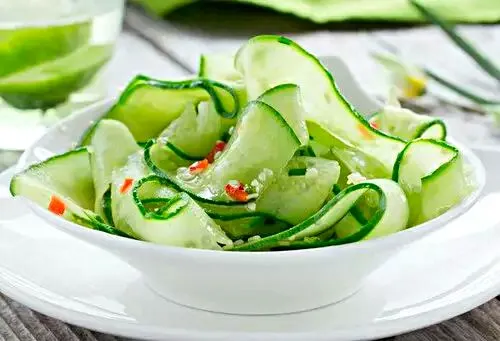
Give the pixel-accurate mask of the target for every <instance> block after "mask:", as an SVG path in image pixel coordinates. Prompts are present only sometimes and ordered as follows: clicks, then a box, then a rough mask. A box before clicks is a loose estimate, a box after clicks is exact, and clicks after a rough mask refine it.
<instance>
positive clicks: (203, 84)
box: [79, 75, 240, 146]
mask: <svg viewBox="0 0 500 341" xmlns="http://www.w3.org/2000/svg"><path fill="white" fill-rule="evenodd" d="M145 86H152V87H155V88H159V89H171V90H172V89H173V90H183V89H194V88H201V89H204V90H205V91H206V92H207V93H208V94H209V96H210V97H211V99H212V101H213V103H214V106H215V109H216V111H217V113H218V114H219V115H220V116H222V117H224V118H234V117H236V115H237V114H238V112H239V110H240V101H239V99H238V96H237V95H236V92H235V91H234V89H233V88H232V87H230V86H228V85H226V84H223V83H220V82H216V81H213V80H210V79H205V78H197V79H191V80H185V81H178V82H172V81H162V80H158V79H154V78H150V77H147V76H144V75H137V76H136V77H135V78H134V79H133V80H132V81H131V82H130V83H129V84H128V85H127V88H126V89H125V90H124V91H123V93H122V94H121V95H120V97H119V99H118V101H117V102H116V103H115V104H114V105H113V106H112V107H111V108H110V109H109V110H108V111H107V112H106V113H104V114H103V115H102V116H101V117H100V118H99V119H98V120H96V122H94V123H93V124H91V125H90V127H88V128H87V130H85V132H84V133H83V135H82V137H81V138H80V143H79V146H85V145H87V144H89V142H90V139H91V138H92V134H93V132H94V130H95V128H96V126H97V123H99V121H100V120H101V119H104V118H106V116H107V115H108V113H110V112H112V111H113V110H114V109H115V108H117V107H119V106H122V105H124V104H126V101H127V99H128V98H129V97H130V96H131V95H132V93H133V92H134V91H135V90H137V89H139V88H141V87H145ZM215 87H218V88H220V89H223V90H225V91H227V92H228V93H229V94H230V95H231V97H232V98H233V101H234V109H233V110H232V111H226V110H225V109H224V106H223V105H222V101H221V100H220V98H219V96H217V93H216V92H215V90H214V88H215ZM144 142H145V141H138V143H144Z"/></svg>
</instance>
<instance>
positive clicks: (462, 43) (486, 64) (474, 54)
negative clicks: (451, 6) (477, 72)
mask: <svg viewBox="0 0 500 341" xmlns="http://www.w3.org/2000/svg"><path fill="white" fill-rule="evenodd" d="M409 1H410V3H411V4H412V5H413V6H414V7H415V8H416V9H417V10H418V11H419V12H420V13H421V14H422V15H423V16H424V17H425V18H426V19H427V20H429V21H430V22H431V23H433V24H434V25H436V26H439V27H440V28H441V29H442V30H443V32H444V33H446V35H447V36H448V37H449V38H450V39H451V40H452V41H453V42H455V44H456V45H458V47H460V48H461V49H462V50H463V51H464V52H465V53H467V54H468V55H469V56H470V57H471V58H472V59H474V61H475V62H476V63H477V65H479V67H481V68H482V69H483V70H484V71H486V73H488V74H489V75H490V76H491V77H493V78H495V79H496V80H497V81H500V69H499V68H498V67H497V66H496V65H495V64H493V62H492V61H490V60H489V59H488V58H486V57H485V56H483V55H482V54H481V53H480V52H479V51H477V50H476V49H475V48H474V46H473V45H472V44H471V43H470V42H468V41H467V40H465V39H464V38H463V37H462V36H461V35H460V34H459V33H458V32H457V31H456V30H455V29H454V27H453V26H452V25H451V24H450V23H448V22H446V21H444V20H443V19H441V18H440V17H439V16H438V15H437V14H436V13H434V12H432V11H430V10H429V9H428V8H426V7H425V6H422V4H420V3H419V2H418V1H416V0H409Z"/></svg>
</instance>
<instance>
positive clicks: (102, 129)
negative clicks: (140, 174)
mask: <svg viewBox="0 0 500 341" xmlns="http://www.w3.org/2000/svg"><path fill="white" fill-rule="evenodd" d="M90 147H91V153H90V165H91V168H92V177H93V179H94V188H95V198H96V200H95V205H94V211H95V212H96V213H97V214H99V215H100V216H102V217H103V218H106V217H105V214H104V207H103V202H102V201H103V197H104V194H105V193H106V191H108V189H109V188H110V185H111V176H112V173H113V170H114V169H116V168H120V167H123V166H124V165H125V163H126V162H127V160H128V157H129V155H131V154H134V153H136V152H138V151H139V150H140V147H139V146H138V145H137V143H136V142H135V140H134V137H133V136H132V134H131V133H130V131H129V130H128V129H127V127H126V126H125V125H124V124H123V123H121V122H119V121H115V120H102V121H100V122H99V123H98V124H97V126H96V128H95V131H94V134H93V135H92V140H91V143H90Z"/></svg>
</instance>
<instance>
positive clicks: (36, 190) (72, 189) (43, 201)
mask: <svg viewBox="0 0 500 341" xmlns="http://www.w3.org/2000/svg"><path fill="white" fill-rule="evenodd" d="M69 170H73V171H71V176H68V171H69ZM10 190H11V193H12V194H13V195H23V196H26V197H28V198H29V199H31V200H32V201H34V202H35V203H37V204H39V205H40V206H42V207H48V204H49V202H50V197H51V196H52V195H53V194H54V195H57V196H59V197H60V198H61V199H63V200H65V201H71V202H72V203H74V204H75V205H77V206H79V207H81V208H82V209H86V210H93V209H94V200H95V194H94V183H93V179H92V171H91V168H90V161H89V152H88V150H87V148H80V149H76V150H73V151H69V152H67V153H65V154H62V155H58V156H55V157H52V158H50V159H47V160H46V161H44V162H42V163H40V164H35V165H33V166H31V167H29V168H28V169H27V170H25V171H23V172H21V173H19V174H17V175H15V176H14V178H13V179H12V182H11V187H10Z"/></svg>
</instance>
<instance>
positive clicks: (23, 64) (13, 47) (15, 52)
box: [0, 22, 91, 77]
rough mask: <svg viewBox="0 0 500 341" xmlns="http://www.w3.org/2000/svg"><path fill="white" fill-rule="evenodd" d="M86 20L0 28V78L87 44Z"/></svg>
mask: <svg viewBox="0 0 500 341" xmlns="http://www.w3.org/2000/svg"><path fill="white" fill-rule="evenodd" d="M90 33H91V25H90V22H81V23H75V24H71V25H64V26H52V27H35V28H16V29H1V30H0V61H1V63H0V77H3V76H6V75H8V74H12V73H14V72H19V71H20V70H23V69H26V68H29V67H33V66H34V65H37V64H40V63H43V62H47V61H49V60H53V59H56V58H60V57H62V56H64V55H66V54H69V53H71V52H73V51H74V50H76V49H77V48H79V47H81V46H83V45H85V44H87V42H88V40H89V37H90Z"/></svg>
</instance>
